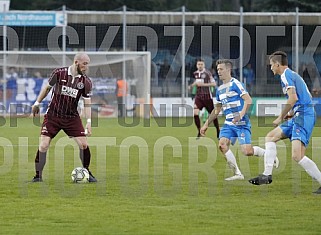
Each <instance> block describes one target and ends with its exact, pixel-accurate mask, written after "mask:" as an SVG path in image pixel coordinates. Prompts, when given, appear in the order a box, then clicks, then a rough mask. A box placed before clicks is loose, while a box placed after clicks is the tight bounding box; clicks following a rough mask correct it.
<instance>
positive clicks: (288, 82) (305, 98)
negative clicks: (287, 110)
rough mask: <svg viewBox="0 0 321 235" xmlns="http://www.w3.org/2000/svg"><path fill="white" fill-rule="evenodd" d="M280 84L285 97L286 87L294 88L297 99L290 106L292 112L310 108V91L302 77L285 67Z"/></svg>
mask: <svg viewBox="0 0 321 235" xmlns="http://www.w3.org/2000/svg"><path fill="white" fill-rule="evenodd" d="M281 85H282V90H283V93H284V94H285V95H286V97H287V98H288V95H287V91H288V89H289V88H295V91H296V95H297V96H298V101H297V102H296V103H295V105H294V106H293V108H292V109H293V111H294V112H297V111H299V112H303V111H306V109H307V108H312V96H311V93H310V92H309V89H308V87H307V85H306V83H305V82H304V80H303V78H302V77H301V76H300V75H299V74H297V73H296V72H294V71H292V70H291V69H289V68H287V69H286V70H284V72H283V74H282V75H281Z"/></svg>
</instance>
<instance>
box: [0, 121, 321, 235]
mask: <svg viewBox="0 0 321 235" xmlns="http://www.w3.org/2000/svg"><path fill="white" fill-rule="evenodd" d="M2 121H3V120H2ZM175 121H176V124H177V121H179V125H180V126H179V127H173V125H172V123H173V122H175ZM220 121H222V120H220ZM319 121H320V120H319ZM191 122H192V120H191V119H188V120H185V119H180V120H178V119H173V120H171V119H167V120H165V119H158V120H152V121H151V122H150V123H149V122H145V123H144V121H143V120H140V122H139V124H138V125H134V124H133V125H129V124H130V123H132V121H131V120H127V121H126V123H127V124H128V126H132V127H123V126H121V125H120V124H119V122H118V121H117V120H116V119H100V120H99V123H98V127H95V128H94V129H93V132H94V135H93V136H92V137H90V138H89V142H90V144H91V152H92V156H93V157H92V165H91V170H92V171H93V173H94V174H95V175H96V177H97V179H98V180H99V182H98V183H97V184H73V183H71V178H70V173H71V171H72V169H73V168H74V167H76V166H80V165H81V164H80V161H79V159H78V152H77V148H76V151H74V147H75V144H74V143H73V141H72V140H70V139H68V138H67V137H66V136H65V134H64V133H63V132H61V133H60V134H59V135H58V136H57V137H56V138H55V139H54V140H53V141H52V144H51V148H50V151H49V154H48V159H47V165H46V167H45V173H44V182H43V183H36V184H33V183H29V182H28V181H30V179H31V178H32V176H33V174H34V166H33V160H34V156H35V152H36V150H37V145H38V137H39V131H40V127H39V126H36V125H34V124H33V122H32V119H30V118H21V119H18V120H17V126H15V123H14V122H13V121H12V120H11V121H10V120H9V119H7V120H6V124H5V125H2V127H1V129H0V131H1V137H0V145H1V147H0V181H1V186H0V208H1V209H0V210H1V220H0V234H291V235H292V234H300V235H302V234H320V233H321V224H320V215H321V212H320V211H321V206H320V200H321V197H320V196H318V195H314V194H312V193H311V192H312V191H313V190H315V189H317V188H318V185H317V184H316V183H315V182H313V181H312V180H311V178H310V177H309V176H308V175H307V174H306V173H305V172H304V171H303V170H302V169H301V168H300V167H299V166H298V165H297V164H296V163H294V162H293V161H292V160H291V149H290V148H289V145H290V142H289V141H288V140H287V141H284V142H283V143H281V144H280V145H278V146H279V148H278V150H279V152H278V156H279V158H280V161H281V166H280V169H278V170H275V171H274V178H273V180H274V182H273V183H272V184H271V185H264V186H253V185H251V184H249V183H248V182H247V180H244V181H238V182H225V181H224V178H225V177H227V176H230V175H231V171H230V170H229V169H228V167H227V166H226V162H225V160H224V159H223V157H222V155H221V154H220V153H219V152H218V148H217V140H216V139H215V138H214V136H215V130H214V128H210V129H209V130H208V133H207V137H208V138H203V139H201V140H199V141H196V140H195V134H196V128H195V126H194V125H193V124H191V125H186V127H184V124H185V123H191ZM264 122H265V123H271V122H272V119H266V120H265V121H264ZM260 123H261V124H260V125H261V127H258V120H257V119H255V118H253V119H252V126H253V128H252V132H253V135H252V139H253V142H254V144H258V141H259V137H264V135H265V134H266V133H267V132H268V131H269V130H271V127H268V126H266V127H262V120H260ZM149 124H150V125H149ZM176 126H177V125H176ZM318 126H320V125H318ZM318 133H320V127H316V128H315V129H314V133H313V136H314V137H313V139H312V143H311V144H310V146H309V148H308V150H307V155H308V156H309V157H312V158H313V159H314V160H315V161H316V163H317V164H318V165H319V166H320V167H321V162H320V160H321V159H320V154H319V153H320V149H321V141H320V140H319V138H318ZM260 144H263V142H262V143H260ZM263 146H264V144H263ZM312 146H313V149H312ZM236 148H237V146H233V148H232V149H233V151H234V152H236ZM237 155H238V156H237V159H238V161H239V163H240V167H241V170H242V171H243V173H244V175H245V177H246V179H249V178H250V177H252V176H256V175H257V174H258V173H261V171H262V169H263V159H258V158H256V157H249V158H248V157H244V156H241V154H237Z"/></svg>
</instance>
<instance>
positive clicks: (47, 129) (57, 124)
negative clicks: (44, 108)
mask: <svg viewBox="0 0 321 235" xmlns="http://www.w3.org/2000/svg"><path fill="white" fill-rule="evenodd" d="M60 130H63V131H64V132H65V133H66V134H67V135H68V136H69V137H78V136H86V135H85V129H84V127H83V125H82V122H81V119H80V117H73V118H60V117H56V116H48V115H47V114H46V115H45V117H44V120H43V123H42V127H41V135H45V136H49V137H50V138H54V137H55V136H56V135H57V134H58V132H59V131H60Z"/></svg>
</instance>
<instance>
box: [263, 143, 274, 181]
mask: <svg viewBox="0 0 321 235" xmlns="http://www.w3.org/2000/svg"><path fill="white" fill-rule="evenodd" d="M275 158H276V144H275V143H274V142H267V143H265V154H264V172H263V175H272V170H273V164H274V160H275Z"/></svg>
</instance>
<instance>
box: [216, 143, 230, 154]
mask: <svg viewBox="0 0 321 235" xmlns="http://www.w3.org/2000/svg"><path fill="white" fill-rule="evenodd" d="M218 147H219V149H220V151H221V152H222V153H223V154H225V153H226V152H227V151H228V146H227V144H226V143H219V146H218Z"/></svg>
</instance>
